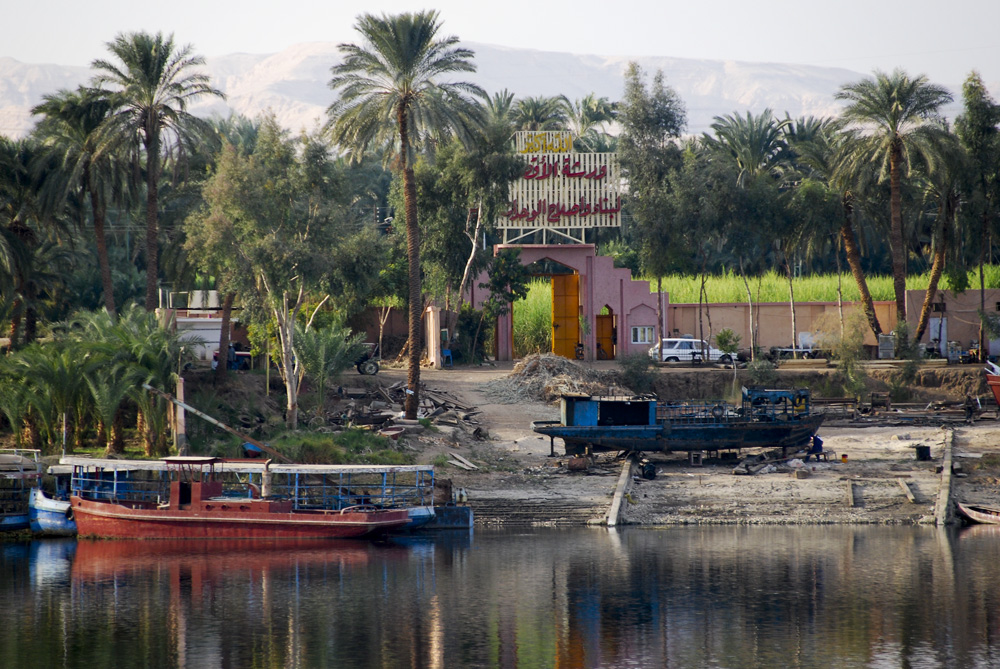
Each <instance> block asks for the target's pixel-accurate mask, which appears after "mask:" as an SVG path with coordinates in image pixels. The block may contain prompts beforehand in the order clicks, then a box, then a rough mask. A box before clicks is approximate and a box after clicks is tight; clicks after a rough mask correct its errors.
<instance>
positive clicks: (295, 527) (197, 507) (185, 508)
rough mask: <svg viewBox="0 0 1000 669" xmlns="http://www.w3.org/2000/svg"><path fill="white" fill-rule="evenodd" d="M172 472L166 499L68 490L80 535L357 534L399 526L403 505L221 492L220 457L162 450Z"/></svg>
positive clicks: (265, 536) (240, 536) (237, 536)
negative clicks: (327, 504) (307, 503)
mask: <svg viewBox="0 0 1000 669" xmlns="http://www.w3.org/2000/svg"><path fill="white" fill-rule="evenodd" d="M163 462H164V464H165V465H166V470H167V472H168V473H169V475H170V497H169V502H167V503H165V504H164V503H158V502H157V501H155V500H148V499H143V498H136V499H124V500H123V499H111V500H109V499H85V498H82V497H79V496H76V495H74V496H72V497H70V505H71V508H72V511H73V516H74V517H75V519H76V524H77V528H78V531H79V534H80V536H82V537H100V538H109V539H311V538H317V539H318V538H326V539H332V538H356V537H362V536H365V535H367V534H372V533H376V532H385V531H388V530H391V529H395V528H398V527H402V526H403V525H405V524H406V523H407V522H409V514H408V512H407V510H406V509H379V508H376V507H373V506H370V505H359V506H353V507H347V508H344V509H341V510H337V511H327V510H322V509H295V508H293V506H294V504H293V502H292V501H291V500H275V499H259V498H254V497H229V496H223V494H222V493H223V489H222V482H221V481H219V480H216V477H215V465H216V463H218V462H220V460H219V458H211V457H172V458H164V459H163Z"/></svg>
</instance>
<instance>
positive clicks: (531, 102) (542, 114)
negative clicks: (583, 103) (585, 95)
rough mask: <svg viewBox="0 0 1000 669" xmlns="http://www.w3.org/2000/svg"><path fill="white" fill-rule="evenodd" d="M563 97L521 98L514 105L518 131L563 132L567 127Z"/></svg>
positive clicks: (515, 123) (565, 103) (564, 99)
mask: <svg viewBox="0 0 1000 669" xmlns="http://www.w3.org/2000/svg"><path fill="white" fill-rule="evenodd" d="M568 105H569V101H568V100H567V99H566V98H564V97H563V96H561V95H560V96H556V97H551V98H550V97H546V96H544V95H539V96H537V97H528V98H521V99H520V100H518V101H517V102H516V103H515V104H514V125H515V126H516V127H517V129H518V130H532V131H542V130H562V129H563V128H565V127H566V121H567V120H568V119H567V116H566V107H567V106H568Z"/></svg>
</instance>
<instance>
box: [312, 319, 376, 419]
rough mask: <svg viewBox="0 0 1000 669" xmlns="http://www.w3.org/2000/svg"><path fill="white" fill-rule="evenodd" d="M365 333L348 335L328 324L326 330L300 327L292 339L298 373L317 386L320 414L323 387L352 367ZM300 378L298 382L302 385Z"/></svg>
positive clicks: (336, 326) (332, 324)
mask: <svg viewBox="0 0 1000 669" xmlns="http://www.w3.org/2000/svg"><path fill="white" fill-rule="evenodd" d="M363 338H364V333H358V334H351V330H350V328H346V327H344V326H343V325H342V324H340V323H336V322H334V323H331V324H330V325H328V326H327V327H325V328H314V327H312V326H311V324H310V325H309V326H305V327H301V328H300V329H299V331H298V332H297V333H296V337H295V352H296V354H297V355H298V356H299V357H300V358H301V359H302V368H301V370H300V373H301V374H302V375H303V376H304V375H305V374H308V375H309V376H310V377H312V379H313V381H314V382H315V383H316V387H317V390H318V395H319V403H318V407H319V410H320V412H322V411H323V407H325V406H326V384H327V382H328V381H330V380H331V379H334V378H336V377H337V376H339V375H340V374H341V373H343V372H344V371H345V370H347V369H350V368H351V366H353V365H354V361H355V360H357V359H358V358H360V357H361V354H362V352H363V351H364V346H363V345H362V343H361V340H362V339H363ZM301 380H302V377H301V376H300V378H299V382H300V383H301Z"/></svg>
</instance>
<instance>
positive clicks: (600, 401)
mask: <svg viewBox="0 0 1000 669" xmlns="http://www.w3.org/2000/svg"><path fill="white" fill-rule="evenodd" d="M822 423H823V416H822V415H819V414H813V413H811V411H810V393H809V390H808V389H805V388H799V389H795V390H774V389H767V388H743V402H742V405H741V406H739V407H733V406H731V405H729V404H727V403H725V402H713V403H707V404H705V403H687V402H685V403H678V404H673V403H667V404H663V403H660V402H659V401H658V400H657V399H655V398H650V397H591V396H589V395H564V396H563V398H562V415H561V420H559V421H535V422H533V423H532V424H531V428H532V429H533V430H534V431H535V432H538V433H540V434H545V435H548V436H549V437H550V438H553V439H554V438H555V437H559V438H560V439H562V440H563V441H564V442H565V446H566V453H567V454H570V455H576V454H581V453H584V452H587V451H602V450H603V451H663V452H670V451H723V450H733V451H738V450H740V449H743V448H783V449H795V450H797V449H801V448H804V447H806V446H807V445H808V444H809V442H810V440H811V439H812V437H813V436H814V435H815V434H816V431H817V430H818V429H819V427H820V425H822Z"/></svg>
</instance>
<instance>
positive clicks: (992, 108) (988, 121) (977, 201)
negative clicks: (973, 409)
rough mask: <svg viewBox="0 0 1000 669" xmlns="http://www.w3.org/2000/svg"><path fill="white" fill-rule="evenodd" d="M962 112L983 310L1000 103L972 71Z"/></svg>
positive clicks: (996, 193) (998, 173) (999, 183)
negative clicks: (969, 162) (971, 185)
mask: <svg viewBox="0 0 1000 669" xmlns="http://www.w3.org/2000/svg"><path fill="white" fill-rule="evenodd" d="M962 106H963V110H962V114H961V115H959V117H958V118H957V119H955V133H956V134H957V135H958V139H959V142H961V144H962V146H963V147H964V148H965V150H966V152H967V153H968V155H969V160H970V161H971V163H972V165H973V172H974V175H975V176H974V189H973V195H972V198H971V199H970V202H969V203H967V205H966V206H970V208H971V209H972V210H973V211H975V212H978V216H977V218H978V226H977V227H978V233H979V234H978V239H977V240H976V245H977V246H978V248H979V257H978V263H979V311H980V313H985V312H986V297H985V295H986V292H985V289H986V280H985V277H984V272H983V266H984V265H985V264H986V259H987V257H988V255H989V253H990V246H991V245H990V235H991V233H992V232H993V230H994V225H995V222H996V215H997V207H1000V129H998V127H997V126H998V125H1000V105H997V103H996V102H994V100H993V98H991V97H990V94H989V92H988V91H987V90H986V86H985V85H984V84H983V80H982V78H981V77H980V76H979V74H978V73H977V72H975V71H973V72H971V73H970V74H969V76H968V78H966V80H965V83H964V84H963V85H962ZM986 343H987V342H986V331H985V327H984V326H983V324H980V328H979V350H980V351H986V350H987V349H986Z"/></svg>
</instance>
